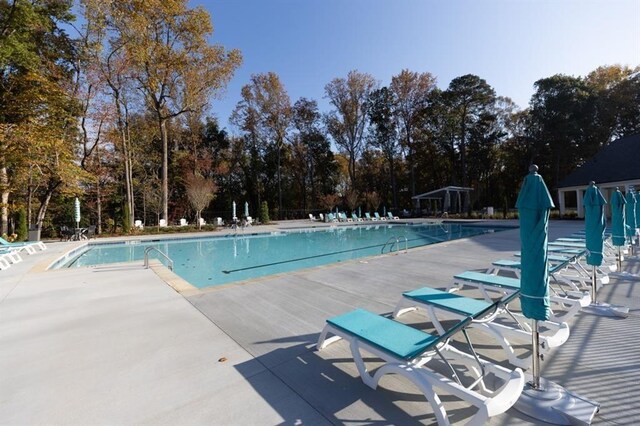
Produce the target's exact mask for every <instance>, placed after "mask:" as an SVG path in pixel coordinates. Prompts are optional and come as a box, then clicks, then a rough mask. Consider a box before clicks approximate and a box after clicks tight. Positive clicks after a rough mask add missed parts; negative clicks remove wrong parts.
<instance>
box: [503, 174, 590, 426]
mask: <svg viewBox="0 0 640 426" xmlns="http://www.w3.org/2000/svg"><path fill="white" fill-rule="evenodd" d="M537 171H538V167H537V166H535V165H532V166H531V167H530V168H529V174H528V175H527V176H526V177H525V178H524V182H523V183H522V187H521V188H520V193H519V194H518V200H517V202H516V208H517V209H518V215H519V218H520V245H521V256H522V257H521V265H522V267H521V275H520V305H521V308H522V313H523V314H524V316H526V317H527V318H529V319H531V320H532V330H531V336H532V357H531V358H532V364H533V365H532V375H531V381H530V382H528V383H527V385H526V386H525V388H524V390H523V392H522V394H521V396H520V398H519V399H518V401H517V402H516V404H515V405H514V407H515V408H516V409H517V410H518V411H521V412H523V413H525V414H527V415H529V416H531V417H534V418H536V419H539V420H542V421H545V422H547V423H553V424H569V423H568V420H567V418H568V417H567V416H570V417H575V415H574V414H577V413H579V414H578V415H579V416H583V415H585V414H586V415H589V416H590V417H593V415H594V414H595V412H596V411H597V408H598V405H597V404H593V403H590V402H589V404H587V405H585V406H583V407H578V406H579V405H581V404H585V400H584V398H579V397H575V396H574V394H572V393H569V392H567V391H566V390H564V388H562V387H561V386H559V385H557V384H555V383H553V382H551V381H548V380H544V379H542V378H541V377H540V353H539V349H540V342H539V331H538V321H544V320H547V319H549V316H550V313H551V312H550V310H549V275H548V263H547V260H548V259H547V239H548V224H549V211H550V209H551V208H552V207H554V204H553V200H552V199H551V195H550V194H549V190H548V189H547V186H546V185H545V183H544V180H543V179H542V177H541V176H540V175H539V174H538V173H537ZM576 404H577V405H578V406H577V405H576ZM576 408H577V410H576ZM568 413H570V414H568ZM589 413H591V414H589ZM587 423H588V422H585V424H587Z"/></svg>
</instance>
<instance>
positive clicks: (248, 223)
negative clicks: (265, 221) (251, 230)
mask: <svg viewBox="0 0 640 426" xmlns="http://www.w3.org/2000/svg"><path fill="white" fill-rule="evenodd" d="M244 225H245V226H252V225H253V218H252V217H251V216H247V217H246V218H245V220H244Z"/></svg>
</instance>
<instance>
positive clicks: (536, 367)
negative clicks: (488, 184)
mask: <svg viewBox="0 0 640 426" xmlns="http://www.w3.org/2000/svg"><path fill="white" fill-rule="evenodd" d="M532 323H533V324H532V325H533V327H532V328H531V351H532V354H531V360H532V361H531V372H532V376H533V377H532V379H531V387H532V388H533V389H540V333H539V331H538V320H532Z"/></svg>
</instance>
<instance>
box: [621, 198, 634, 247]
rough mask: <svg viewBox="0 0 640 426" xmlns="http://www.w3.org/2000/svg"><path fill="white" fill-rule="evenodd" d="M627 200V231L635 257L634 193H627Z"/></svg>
mask: <svg viewBox="0 0 640 426" xmlns="http://www.w3.org/2000/svg"><path fill="white" fill-rule="evenodd" d="M625 200H626V201H627V204H625V208H624V217H625V231H626V234H627V239H628V240H629V244H630V245H631V250H632V252H631V255H633V239H634V238H635V236H636V196H635V195H634V194H633V192H631V191H627V195H626V196H625Z"/></svg>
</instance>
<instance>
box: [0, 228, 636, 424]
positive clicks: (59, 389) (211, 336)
mask: <svg viewBox="0 0 640 426" xmlns="http://www.w3.org/2000/svg"><path fill="white" fill-rule="evenodd" d="M308 223H309V222H299V223H295V222H291V223H282V224H280V225H279V227H281V228H286V227H296V226H303V225H306V224H308ZM318 226H323V225H318ZM582 226H583V224H582V222H560V221H556V222H551V225H550V237H551V238H556V237H559V236H564V235H568V234H570V233H572V232H574V231H576V230H578V229H580V228H582ZM263 229H266V227H264V228H263V227H256V228H255V229H254V230H253V231H254V232H258V231H261V230H263ZM76 244H77V243H58V242H55V243H50V244H48V247H49V250H47V251H45V252H42V253H38V254H36V255H33V256H24V258H25V261H24V262H22V263H19V264H17V265H14V266H12V267H11V268H10V269H8V270H6V271H0V423H2V424H42V423H47V424H71V423H74V424H86V423H91V424H113V423H119V424H140V423H145V424H149V423H152V424H216V425H253V424H255V425H279V424H283V425H294V424H307V425H320V424H397V425H410V424H433V423H434V421H435V420H434V416H433V414H432V413H431V409H430V406H429V404H428V403H427V402H426V401H425V399H424V397H423V396H422V395H421V394H419V393H418V391H417V389H416V388H415V387H413V386H412V385H411V384H409V383H408V382H406V381H405V380H403V379H401V378H396V377H388V378H385V379H384V380H383V381H382V383H381V387H380V388H379V389H378V390H376V391H374V390H372V389H370V388H368V387H367V386H365V385H364V384H363V383H362V381H361V380H360V379H359V377H358V376H357V371H356V368H355V366H354V364H353V362H352V360H351V354H350V352H349V349H348V346H347V345H346V344H344V343H343V342H338V343H336V344H334V345H332V346H330V347H328V348H327V349H325V350H323V351H322V352H317V351H315V342H316V340H317V338H318V335H319V333H320V331H321V330H322V327H323V326H324V323H325V320H326V319H327V318H328V317H331V316H334V315H337V314H341V313H344V312H347V311H349V310H351V309H353V308H356V307H361V308H365V309H368V310H371V311H373V312H376V313H380V314H383V313H389V312H391V311H392V310H393V308H394V306H395V304H396V302H397V301H398V298H399V297H400V294H401V293H402V292H403V291H406V290H410V289H414V288H416V287H418V286H425V285H429V286H432V287H440V288H442V287H443V286H444V285H445V284H447V283H449V282H450V281H451V277H452V275H453V274H455V273H458V272H461V271H464V270H469V269H482V268H486V267H487V266H488V265H489V264H490V262H491V261H492V260H495V259H498V258H509V257H511V255H512V253H513V252H514V251H517V250H519V235H518V230H517V229H516V230H508V231H504V232H498V233H493V234H486V235H482V236H479V237H474V238H471V239H463V240H458V241H452V242H446V243H442V244H437V245H432V246H427V247H422V248H418V249H413V250H410V251H409V252H408V253H402V254H399V255H385V256H377V257H372V258H366V259H361V260H356V261H349V262H344V263H340V264H336V265H331V266H323V267H318V268H312V269H307V270H303V271H298V272H293V273H286V274H281V275H278V276H273V277H268V278H261V279H258V280H254V281H251V282H245V283H242V285H229V286H223V287H221V288H211V289H208V290H206V291H201V292H192V293H185V295H181V294H179V293H177V292H176V291H175V290H174V289H173V288H172V287H170V286H168V285H167V284H166V283H165V281H164V280H162V279H161V278H160V277H159V276H158V274H156V273H154V272H153V270H151V269H143V268H142V265H141V263H135V264H129V265H114V266H104V267H95V268H79V269H64V270H54V271H44V268H45V267H46V265H48V264H49V263H50V262H51V261H52V260H54V259H55V258H57V257H59V256H60V255H62V254H63V253H64V252H66V251H68V250H70V249H71V248H73V247H74V245H76ZM623 269H624V270H625V271H627V272H630V273H633V274H636V275H637V274H640V260H638V259H637V258H636V259H630V260H628V261H627V262H625V264H624V266H623ZM598 299H599V300H600V301H605V302H609V303H618V304H623V305H626V306H628V307H629V308H630V309H631V314H630V316H629V317H628V318H626V319H614V318H605V317H597V316H594V315H589V314H582V313H581V314H578V316H577V317H576V318H575V321H573V323H572V324H570V325H571V337H570V338H569V340H568V342H567V343H565V344H564V345H563V346H562V347H560V348H559V349H557V350H555V351H553V352H552V353H551V354H550V355H549V356H547V357H546V358H545V361H544V362H543V364H542V372H543V376H544V377H545V378H547V379H550V380H554V381H556V382H557V383H559V384H562V385H563V386H565V387H566V388H567V389H569V390H571V391H573V392H576V393H578V394H580V395H581V396H584V397H586V398H589V399H592V400H595V401H597V402H599V403H600V404H601V407H602V408H601V410H600V413H599V414H597V415H596V418H595V421H594V424H612V425H614V424H615V425H620V424H634V423H637V421H638V420H637V419H640V353H638V351H637V346H638V345H637V341H638V338H640V281H639V280H638V279H629V278H625V277H613V276H612V279H611V284H609V285H607V286H605V287H603V288H602V289H601V290H600V292H599V293H598ZM407 320H408V321H410V322H420V318H419V317H418V316H415V317H411V316H410V315H408V316H407ZM472 337H473V338H474V340H477V339H475V337H476V336H473V335H472ZM476 346H477V349H478V352H479V353H480V354H481V355H484V356H486V357H489V358H493V359H494V360H496V361H497V362H502V363H504V357H502V355H501V353H500V352H499V351H497V350H496V349H495V348H494V347H491V346H490V345H488V344H487V342H483V341H482V340H480V341H479V342H477V345H476ZM501 357H502V358H501ZM444 402H445V404H448V405H447V407H448V412H449V414H450V416H451V419H452V420H453V421H454V422H455V423H456V424H463V423H464V422H465V421H466V420H468V418H469V414H470V411H469V410H468V409H467V408H466V407H465V406H464V404H460V403H457V402H455V401H452V400H449V399H447V398H445V399H444ZM490 424H492V425H530V424H536V422H535V420H533V419H530V418H527V417H526V416H524V415H521V414H519V413H517V412H515V411H514V410H513V409H511V410H509V411H508V412H507V413H505V414H503V415H500V416H497V417H495V418H492V420H491V421H490Z"/></svg>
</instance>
